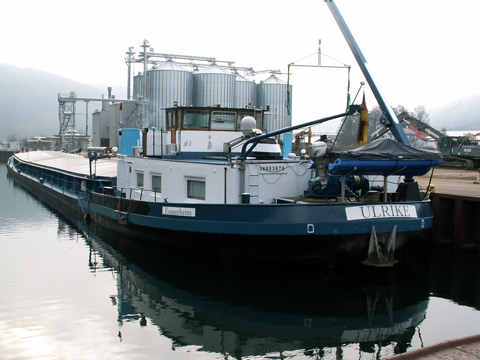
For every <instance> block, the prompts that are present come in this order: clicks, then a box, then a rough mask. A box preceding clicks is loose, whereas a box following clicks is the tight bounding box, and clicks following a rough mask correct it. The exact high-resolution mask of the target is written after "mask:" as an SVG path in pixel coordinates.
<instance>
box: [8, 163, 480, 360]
mask: <svg viewBox="0 0 480 360" xmlns="http://www.w3.org/2000/svg"><path fill="white" fill-rule="evenodd" d="M0 199H1V206H0V289H1V290H0V359H102V360H103V359H209V360H210V359H287V358H288V359H295V360H300V359H379V358H382V357H386V356H389V355H393V354H395V353H400V352H405V351H408V350H411V349H415V348H419V347H422V346H426V345H431V344H434V343H437V342H439V341H443V340H447V339H452V338H457V337H461V336H466V335H472V334H478V333H480V311H478V310H477V309H480V261H479V256H478V255H476V254H475V255H470V256H465V255H458V254H457V255H452V254H450V253H449V252H448V251H444V250H443V251H442V250H436V251H435V252H434V255H432V256H427V255H425V254H422V253H420V252H419V253H416V256H414V257H410V258H408V259H403V260H404V261H403V262H404V263H407V264H408V267H406V266H405V267H399V268H395V269H393V270H392V269H389V270H381V271H379V270H374V269H360V270H355V271H352V270H348V271H345V270H344V271H340V270H332V269H329V270H328V269H321V268H312V267H310V268H299V267H295V268H293V267H270V266H260V265H252V264H241V263H238V262H231V261H222V260H221V259H205V258H200V257H198V256H197V257H196V256H191V255H186V254H178V253H171V252H165V250H162V249H157V248H152V247H145V245H143V244H141V243H137V244H135V242H134V241H132V240H131V239H123V238H120V237H118V236H112V235H111V234H108V233H106V234H104V233H102V232H101V231H100V230H99V229H96V233H97V234H95V233H93V231H92V229H88V228H85V227H84V226H83V225H82V224H73V223H70V222H69V221H68V220H67V219H65V218H64V217H63V216H62V215H61V214H59V213H57V212H55V211H54V210H52V209H48V208H46V207H45V206H44V205H43V204H42V203H40V202H39V201H37V200H36V199H35V198H33V197H32V196H31V195H29V194H28V193H26V192H25V191H24V190H23V189H22V188H20V187H18V186H16V185H15V184H14V182H13V181H11V180H9V179H8V178H7V175H6V168H5V165H4V164H0Z"/></svg>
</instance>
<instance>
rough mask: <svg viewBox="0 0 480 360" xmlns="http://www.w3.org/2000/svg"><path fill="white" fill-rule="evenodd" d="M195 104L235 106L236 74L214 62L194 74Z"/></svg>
mask: <svg viewBox="0 0 480 360" xmlns="http://www.w3.org/2000/svg"><path fill="white" fill-rule="evenodd" d="M194 78H195V85H194V89H195V94H194V106H216V105H220V106H221V107H234V106H235V75H234V74H231V73H229V72H226V71H224V70H222V69H221V68H219V67H218V66H217V65H215V64H212V65H210V66H208V67H207V68H205V69H203V70H201V71H199V72H198V73H196V74H194Z"/></svg>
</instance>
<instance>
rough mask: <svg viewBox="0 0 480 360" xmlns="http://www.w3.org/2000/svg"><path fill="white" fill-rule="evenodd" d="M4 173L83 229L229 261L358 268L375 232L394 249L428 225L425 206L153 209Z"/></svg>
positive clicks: (145, 204)
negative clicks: (82, 223)
mask: <svg viewBox="0 0 480 360" xmlns="http://www.w3.org/2000/svg"><path fill="white" fill-rule="evenodd" d="M32 166H33V165H32ZM9 174H10V176H12V177H13V178H14V179H15V180H16V181H18V183H19V184H20V185H22V186H23V187H25V188H26V189H27V190H28V191H30V192H32V193H33V194H34V195H35V196H37V197H38V198H40V199H41V200H43V201H44V202H46V203H47V204H49V205H51V206H52V207H54V208H55V209H56V210H58V211H61V212H62V213H64V214H68V215H71V216H73V217H75V218H77V219H83V220H84V221H85V222H86V223H90V224H96V225H99V226H101V227H104V228H106V229H109V230H113V231H115V232H118V233H121V234H124V235H127V236H130V237H134V238H135V239H138V240H146V241H151V242H155V243H158V244H162V245H168V246H171V247H176V248H180V249H184V250H192V251H196V252H205V253H214V254H215V253H216V254H221V255H223V256H231V257H242V258H253V259H259V260H275V261H278V260H280V261H305V260H313V261H318V260H321V259H323V260H324V261H327V262H328V263H335V264H337V263H338V264H348V263H349V264H352V262H355V263H356V264H358V263H359V261H361V260H365V259H366V257H367V251H368V244H369V240H370V234H371V232H372V228H373V226H374V227H375V230H376V233H377V235H378V237H379V240H380V241H381V242H384V241H385V240H386V238H387V237H388V236H389V235H390V234H391V232H392V230H393V229H394V227H395V226H397V243H396V249H399V248H401V247H402V246H403V245H405V244H406V243H407V242H409V241H417V240H420V239H421V238H424V237H425V236H427V235H428V234H429V229H431V227H432V222H433V221H432V220H433V218H432V210H431V203H430V201H429V200H426V201H410V202H398V203H384V204H383V203H314V204H312V203H297V204H294V203H286V204H234V205H227V204H186V203H178V204H174V203H163V202H162V203H151V202H143V201H138V200H129V199H125V198H118V197H115V196H111V195H104V194H100V193H95V192H90V193H88V195H87V193H85V192H84V193H82V192H74V191H69V190H67V189H60V188H58V187H57V186H52V185H51V184H48V183H46V182H42V181H41V180H40V179H38V178H36V177H35V176H34V175H32V174H35V171H31V172H30V173H29V174H27V173H26V172H25V171H24V172H21V173H19V172H17V171H15V168H14V167H10V166H9ZM72 176H73V175H72ZM89 181H90V180H89ZM91 181H100V180H98V179H97V180H94V179H92V180H91ZM102 181H105V179H103V180H102ZM95 185H96V184H87V187H92V188H95Z"/></svg>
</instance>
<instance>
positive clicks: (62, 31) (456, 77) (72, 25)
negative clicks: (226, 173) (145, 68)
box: [0, 0, 480, 123]
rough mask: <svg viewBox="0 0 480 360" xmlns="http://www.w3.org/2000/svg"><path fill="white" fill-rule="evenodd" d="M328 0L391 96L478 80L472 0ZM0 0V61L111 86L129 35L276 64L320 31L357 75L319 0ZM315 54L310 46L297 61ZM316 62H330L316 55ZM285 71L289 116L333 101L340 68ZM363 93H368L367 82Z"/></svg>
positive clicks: (429, 101) (454, 92) (464, 89)
mask: <svg viewBox="0 0 480 360" xmlns="http://www.w3.org/2000/svg"><path fill="white" fill-rule="evenodd" d="M336 4H337V6H338V7H339V9H340V11H341V12H342V15H343V16H344V18H345V20H346V22H347V24H348V25H349V27H350V30H351V31H352V33H353V35H354V36H355V38H356V40H357V42H358V43H359V45H360V48H361V49H362V51H363V53H364V55H365V57H366V59H367V61H368V62H369V64H370V66H371V68H372V71H373V73H374V76H375V78H376V79H377V81H378V83H379V85H380V87H381V88H382V89H383V91H384V93H385V94H386V97H387V99H388V101H389V103H390V104H391V105H392V106H396V105H398V104H402V105H404V106H406V107H407V108H410V109H411V110H413V108H414V107H416V106H418V105H425V106H426V107H427V111H428V109H432V108H435V107H438V106H441V105H443V104H447V103H449V102H452V101H455V100H457V99H460V98H463V97H465V96H468V95H473V94H477V93H479V92H480V90H478V81H479V80H480V79H479V78H480V75H479V73H480V71H479V67H478V61H479V55H480V46H479V44H478V35H480V21H479V19H478V16H479V14H480V1H479V0H468V1H451V0H449V1H447V0H388V1H386V0H362V1H360V0H336ZM2 8H3V14H4V16H3V17H2V21H1V22H0V33H1V34H2V42H1V45H2V47H1V50H0V63H8V64H13V65H16V66H20V67H33V68H37V69H41V70H45V71H49V72H52V73H56V74H60V75H63V76H65V77H68V78H71V79H74V80H77V81H80V82H83V83H98V84H105V85H110V86H113V88H114V93H115V94H116V96H117V97H125V95H126V94H122V93H119V91H120V90H118V91H115V86H116V85H117V88H119V86H120V85H121V86H125V85H126V78H127V67H126V65H125V61H124V59H125V52H126V51H127V50H128V47H129V46H134V47H135V50H136V51H139V50H140V49H141V48H140V47H139V45H140V44H141V43H142V42H143V39H148V40H149V41H150V44H151V46H152V47H154V49H155V51H156V52H162V53H171V54H181V55H196V56H208V57H215V58H216V59H218V60H229V61H234V62H235V64H236V65H237V66H242V67H253V68H254V69H255V70H257V71H258V70H264V69H279V70H281V71H282V72H285V73H286V72H287V64H288V63H291V62H294V61H297V60H299V59H302V58H304V57H306V56H308V55H312V54H314V53H315V52H316V51H317V48H318V40H319V39H321V40H322V51H323V53H325V54H327V55H329V56H331V57H333V58H335V59H338V60H340V61H341V63H344V64H347V65H351V66H352V72H351V92H352V97H353V96H354V95H355V93H356V91H357V89H358V87H359V83H360V81H362V80H363V75H362V74H361V72H360V70H359V68H358V67H357V65H356V63H355V60H354V58H353V56H352V55H351V52H350V50H349V48H348V46H347V44H346V42H345V41H344V39H343V36H342V35H341V33H340V31H339V29H338V27H337V25H336V23H335V22H334V20H333V17H332V15H331V14H330V11H329V10H328V7H327V5H326V4H325V3H324V1H323V0H300V1H296V2H293V1H288V2H287V1H278V0H277V1H273V0H272V1H271V0H260V1H259V0H256V1H253V0H244V1H242V2H228V1H219V0H211V1H191V0H183V1H180V2H173V1H142V0H139V1H136V2H126V1H106V0H95V1H92V0H84V1H81V2H66V1H53V0H45V1H32V0H27V1H15V2H14V1H9V2H8V3H7V4H4V5H2ZM316 61H317V60H316V56H313V57H311V58H308V59H306V60H304V61H301V62H298V63H299V64H307V63H310V64H315V63H316ZM323 64H325V65H327V64H329V65H338V63H335V62H333V61H332V60H329V59H328V58H326V57H324V59H323ZM135 70H136V71H137V72H138V71H140V70H141V67H140V66H139V65H137V67H136V69H135ZM292 73H293V75H292V77H291V83H292V85H293V88H294V89H293V100H294V102H293V106H294V107H293V115H294V122H295V123H299V122H304V121H310V120H312V119H315V118H318V117H322V116H326V115H331V114H335V113H339V112H343V110H344V106H345V101H346V100H345V99H346V94H345V93H346V88H347V71H346V70H343V69H340V70H329V69H308V70H307V69H299V68H293V69H292ZM267 77H268V75H257V76H256V78H255V80H256V81H257V82H259V81H260V80H263V79H265V78H267ZM281 77H282V78H283V79H284V80H286V76H285V75H283V76H281ZM39 85H40V84H39ZM72 90H75V89H72ZM79 95H80V96H81V95H82V94H79ZM99 95H100V94H99ZM52 96H55V97H56V94H52ZM369 103H373V98H372V97H371V93H370V91H369V89H368V88H367V105H368V104H369Z"/></svg>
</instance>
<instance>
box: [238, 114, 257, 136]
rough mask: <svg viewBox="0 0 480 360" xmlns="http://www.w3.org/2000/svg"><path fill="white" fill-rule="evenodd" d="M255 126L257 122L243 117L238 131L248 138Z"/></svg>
mask: <svg viewBox="0 0 480 360" xmlns="http://www.w3.org/2000/svg"><path fill="white" fill-rule="evenodd" d="M255 126H257V122H256V121H255V119H254V118H253V117H251V116H245V117H244V118H243V119H242V122H241V123H240V129H241V130H242V133H243V135H245V136H250V135H251V134H252V131H253V129H255Z"/></svg>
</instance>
